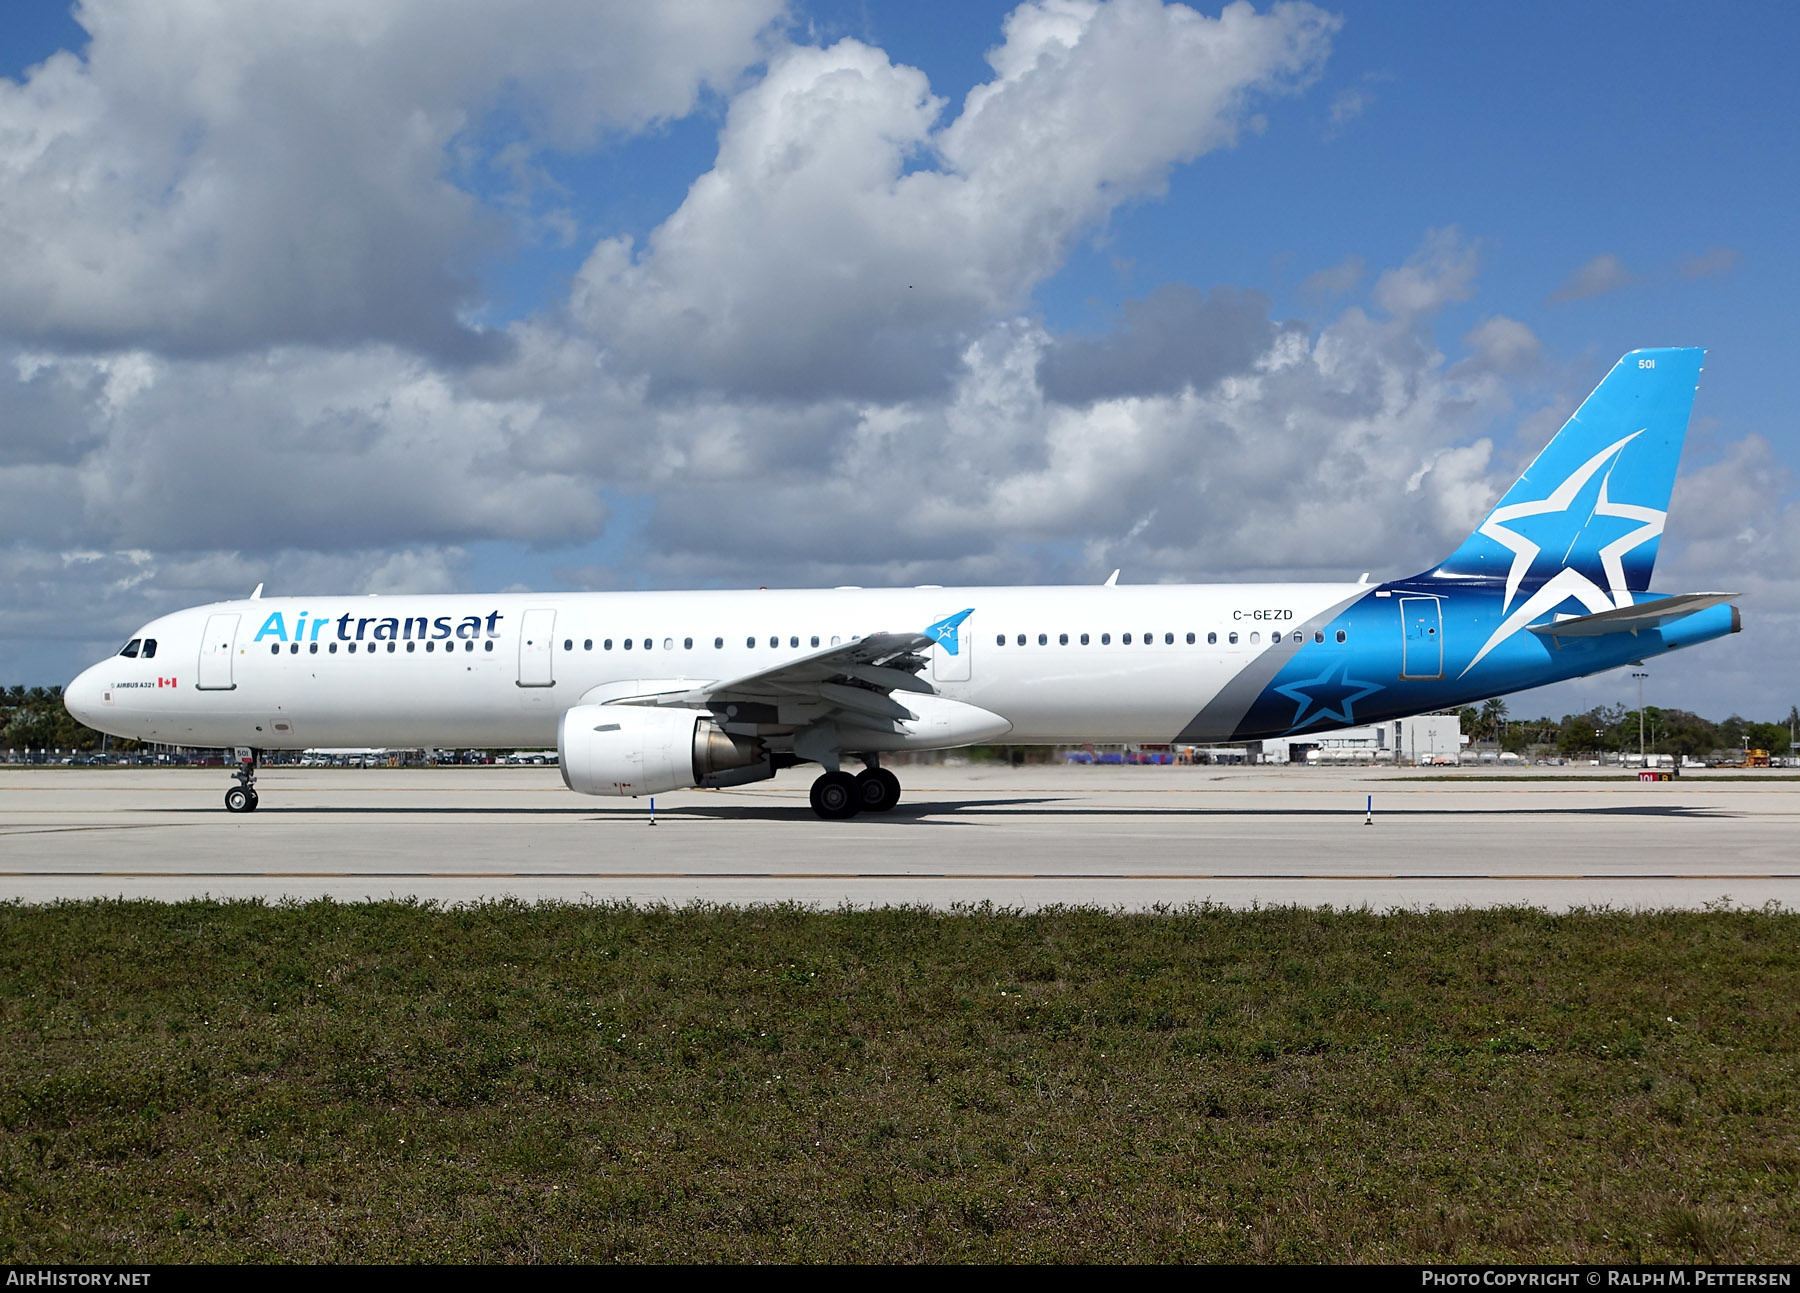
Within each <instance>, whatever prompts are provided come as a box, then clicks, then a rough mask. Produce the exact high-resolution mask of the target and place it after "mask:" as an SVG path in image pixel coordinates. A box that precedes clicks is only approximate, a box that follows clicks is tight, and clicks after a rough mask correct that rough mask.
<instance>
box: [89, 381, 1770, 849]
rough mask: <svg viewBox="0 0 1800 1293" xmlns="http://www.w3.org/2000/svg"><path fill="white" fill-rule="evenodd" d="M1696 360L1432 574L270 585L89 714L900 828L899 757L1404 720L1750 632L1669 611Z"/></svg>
mask: <svg viewBox="0 0 1800 1293" xmlns="http://www.w3.org/2000/svg"><path fill="white" fill-rule="evenodd" d="M1702 354H1703V352H1701V351H1700V350H1695V349H1668V350H1639V351H1633V352H1632V353H1631V354H1628V355H1626V356H1625V357H1624V358H1623V359H1621V360H1620V361H1619V362H1618V364H1617V365H1615V366H1614V368H1613V369H1612V371H1611V372H1610V373H1609V374H1608V375H1607V376H1606V378H1605V380H1603V381H1602V382H1601V383H1600V385H1599V387H1598V388H1596V389H1595V391H1594V393H1593V394H1592V395H1590V396H1589V397H1588V398H1587V400H1586V401H1585V402H1583V404H1582V405H1581V407H1580V409H1578V410H1577V411H1576V413H1575V415H1574V416H1573V417H1572V418H1570V419H1569V421H1568V423H1567V425H1565V426H1564V427H1563V429H1562V430H1561V431H1560V432H1559V433H1558V434H1557V435H1556V437H1555V438H1554V439H1553V440H1551V442H1550V443H1549V444H1548V445H1547V446H1546V447H1545V448H1544V450H1543V452H1542V453H1540V454H1539V455H1538V457H1537V459H1536V460H1535V461H1534V462H1533V463H1532V464H1531V466H1530V468H1529V469H1528V470H1527V471H1526V472H1525V474H1524V476H1522V477H1521V478H1520V479H1519V481H1518V483H1516V484H1515V485H1514V486H1513V487H1512V488H1511V489H1510V490H1508V491H1507V493H1506V495H1505V497H1503V498H1502V499H1501V500H1500V502H1499V505H1498V506H1496V507H1495V508H1494V510H1493V511H1492V512H1491V513H1490V514H1489V515H1488V517H1487V519H1486V520H1484V521H1483V522H1482V523H1481V525H1480V526H1479V527H1478V528H1477V529H1476V530H1475V532H1474V533H1473V534H1471V535H1470V536H1469V538H1468V539H1467V540H1466V541H1464V543H1463V544H1462V546H1461V547H1459V548H1457V550H1456V551H1455V552H1453V553H1451V554H1450V556H1449V557H1448V558H1446V559H1445V560H1444V561H1443V562H1442V563H1441V564H1439V565H1438V566H1436V567H1434V568H1433V569H1430V570H1427V571H1425V572H1423V573H1422V574H1418V575H1415V576H1413V577H1411V578H1409V579H1397V580H1393V581H1390V582H1387V583H1381V584H1372V583H1368V582H1361V583H1338V584H1214V585H1178V584H1155V585H1143V586H1124V587H1121V586H1116V585H1113V584H1112V583H1111V581H1109V582H1108V584H1107V585H1104V586H1089V587H1036V588H907V589H861V588H838V589H830V590H824V589H818V590H795V591H772V590H763V591H755V592H650V593H560V594H508V595H496V596H460V595H457V596H429V597H424V596H421V597H412V596H381V597H355V596H344V597H283V598H267V597H261V596H260V595H253V596H252V597H251V598H249V599H247V600H243V601H234V602H220V603H217V604H214V605H210V606H201V607H196V608H194V609H192V610H185V611H180V612H177V613H175V614H172V615H165V616H163V617H161V618H160V619H157V620H154V621H152V622H151V623H149V624H146V625H144V627H143V628H142V629H140V630H139V631H138V632H137V634H136V635H135V636H133V637H132V639H131V640H130V641H129V642H127V643H126V644H125V646H124V648H123V649H121V650H120V651H119V652H118V653H117V654H116V655H114V656H112V657H109V658H108V659H106V660H104V661H102V662H101V663H99V664H96V665H94V666H93V667H92V668H91V669H88V670H87V671H86V672H84V673H83V674H82V675H81V676H80V677H79V678H77V679H76V680H75V681H74V682H73V683H71V684H70V685H69V687H68V688H67V690H66V691H65V693H64V697H65V700H66V703H67V705H68V707H69V711H70V713H72V714H73V715H74V716H75V717H76V718H78V719H79V720H80V721H81V722H83V723H86V724H87V725H88V726H90V727H94V728H97V729H99V730H101V731H103V732H110V733H112V734H113V735H115V736H126V737H136V738H138V739H140V740H147V741H160V742H169V743H174V744H180V745H190V746H229V747H239V748H241V749H247V750H249V751H250V752H251V754H250V757H249V758H248V759H247V760H245V761H244V763H243V764H242V766H241V767H240V769H239V771H238V774H237V782H238V784H236V785H234V786H233V787H232V788H231V789H230V790H229V791H228V793H227V795H226V807H227V808H229V809H231V810H232V811H235V812H242V811H247V810H253V809H255V808H256V806H257V793H256V787H255V772H256V754H257V752H260V751H264V750H274V749H300V748H306V747H315V748H316V747H322V746H384V747H388V748H395V747H400V748H407V747H430V746H438V747H470V746H482V747H492V746H525V747H547V746H548V745H549V744H550V743H551V741H552V740H554V742H555V744H556V748H557V753H558V757H559V759H560V762H561V765H562V775H563V780H564V781H565V782H566V783H567V785H568V787H569V789H571V790H574V791H578V792H580V793H582V794H588V795H625V796H636V795H653V794H657V793H660V792H664V791H671V790H678V789H682V788H685V787H692V786H702V787H714V786H735V785H742V784H745V783H748V782H754V781H760V780H762V779H764V778H767V777H772V776H774V775H775V773H776V772H777V771H779V770H780V769H782V768H786V767H791V766H793V765H796V764H799V763H815V764H818V765H819V766H820V767H821V769H822V775H820V776H819V778H818V779H817V780H816V781H815V782H814V783H813V788H812V804H813V808H814V809H815V811H817V812H818V814H819V815H820V816H821V817H827V818H842V817H850V816H853V815H855V814H856V813H858V812H884V811H886V810H887V809H890V808H892V807H893V806H894V804H895V802H896V801H897V800H898V798H899V795H900V785H899V782H898V781H897V780H896V778H895V777H894V775H893V773H892V772H891V771H890V770H888V769H886V768H883V767H882V766H881V756H882V755H883V754H886V753H889V752H891V751H898V750H938V749H947V748H951V747H955V746H964V745H974V744H986V743H991V742H997V741H1006V742H1009V743H1015V744H1039V743H1043V744H1049V743H1065V742H1066V743H1076V742H1118V741H1152V742H1169V741H1179V742H1204V743H1213V742H1223V741H1245V740H1250V739H1254V738H1259V737H1267V736H1280V735H1287V734H1291V733H1304V732H1308V731H1323V730H1326V729H1329V728H1335V727H1345V726H1350V725H1352V724H1358V723H1369V722H1379V721H1384V720H1387V719H1393V718H1401V717H1405V716H1408V715H1412V714H1417V713H1422V712H1425V711H1429V710H1434V709H1439V708H1442V707H1445V706H1449V705H1457V704H1461V703H1465V702H1468V701H1473V700H1479V699H1483V698H1486V697H1490V696H1498V695H1502V694H1504V693H1507V692H1512V691H1517V690H1520V689H1522V688H1527V687H1536V686H1541V685H1542V684H1544V683H1550V682H1556V681H1559V680H1562V679H1566V678H1573V677H1577V676H1579V675H1582V674H1590V673H1594V672H1597V671H1599V670H1604V669H1612V668H1616V667H1618V666H1620V665H1624V664H1627V663H1632V662H1637V661H1641V660H1644V659H1646V658H1647V657H1649V656H1653V655H1658V654H1661V653H1662V652H1665V651H1673V650H1676V649H1678V648H1682V647H1688V646H1692V645H1694V644H1695V643H1698V642H1705V641H1707V640H1708V639H1709V638H1716V637H1721V636H1723V635H1725V634H1727V633H1734V632H1736V631H1737V630H1738V627H1739V618H1738V612H1737V609H1736V608H1735V607H1734V606H1731V605H1729V604H1728V603H1729V602H1730V599H1731V598H1732V596H1733V594H1729V593H1684V594H1678V595H1673V596H1671V595H1667V594H1662V593H1653V592H1650V591H1649V582H1650V573H1651V568H1652V565H1653V564H1654V562H1655V559H1656V550H1657V545H1658V542H1659V540H1660V538H1661V536H1662V531H1663V521H1664V517H1665V515H1666V513H1667V511H1668V506H1669V494H1670V490H1671V488H1672V487H1673V484H1674V480H1675V469H1676V464H1677V462H1678V460H1679V458H1680V455H1681V444H1682V440H1683V437H1684V436H1685V434H1686V430H1687V423H1688V415H1689V412H1690V410H1691V409H1692V407H1693V400H1694V392H1695V389H1696V383H1697V381H1698V379H1699V375H1700V367H1701V360H1702ZM260 592H261V590H260V588H259V589H258V594H260ZM851 762H854V763H860V764H862V765H863V767H864V770H863V771H862V772H861V773H860V774H858V775H855V776H852V775H851V774H850V773H849V772H847V771H845V770H844V765H845V764H846V763H851Z"/></svg>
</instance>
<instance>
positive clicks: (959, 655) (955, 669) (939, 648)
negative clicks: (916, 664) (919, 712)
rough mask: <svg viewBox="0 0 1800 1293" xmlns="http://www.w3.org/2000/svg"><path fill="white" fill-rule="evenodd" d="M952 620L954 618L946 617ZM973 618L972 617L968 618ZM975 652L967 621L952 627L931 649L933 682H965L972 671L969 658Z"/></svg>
mask: <svg viewBox="0 0 1800 1293" xmlns="http://www.w3.org/2000/svg"><path fill="white" fill-rule="evenodd" d="M946 618H954V616H946ZM969 618H970V619H972V618H974V617H973V616H971V617H969ZM974 652H975V635H974V634H973V633H972V632H970V631H969V620H968V619H964V620H963V621H962V622H961V623H959V624H955V625H952V626H951V628H950V631H949V632H948V633H946V634H944V636H942V637H941V638H939V639H938V640H937V643H936V644H935V645H934V646H933V647H932V648H931V679H932V681H933V682H967V681H969V678H970V675H971V672H972V670H973V663H974V662H973V661H972V660H971V658H970V657H971V656H973V655H974Z"/></svg>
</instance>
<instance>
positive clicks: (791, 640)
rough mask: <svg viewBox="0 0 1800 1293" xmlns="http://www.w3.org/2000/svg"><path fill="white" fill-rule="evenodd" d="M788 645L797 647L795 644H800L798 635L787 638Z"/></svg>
mask: <svg viewBox="0 0 1800 1293" xmlns="http://www.w3.org/2000/svg"><path fill="white" fill-rule="evenodd" d="M788 645H789V646H791V647H797V646H799V645H800V639H799V637H798V636H795V637H791V638H789V639H788Z"/></svg>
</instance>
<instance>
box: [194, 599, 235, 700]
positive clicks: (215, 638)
mask: <svg viewBox="0 0 1800 1293" xmlns="http://www.w3.org/2000/svg"><path fill="white" fill-rule="evenodd" d="M237 629H238V617H237V616H235V615H208V616H207V617H206V632H205V633H204V635H202V637H201V638H200V665H199V668H198V670H197V671H196V672H197V673H198V676H199V681H198V682H196V683H195V684H194V685H195V686H196V687H198V688H199V689H200V690H201V691H231V690H233V689H234V688H235V687H236V686H237V684H236V683H235V682H233V681H232V678H231V657H232V653H233V652H234V651H235V650H236V648H237Z"/></svg>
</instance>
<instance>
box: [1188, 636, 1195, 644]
mask: <svg viewBox="0 0 1800 1293" xmlns="http://www.w3.org/2000/svg"><path fill="white" fill-rule="evenodd" d="M1188 645H1189V646H1193V645H1194V635H1193V634H1192V633H1190V634H1188Z"/></svg>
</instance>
